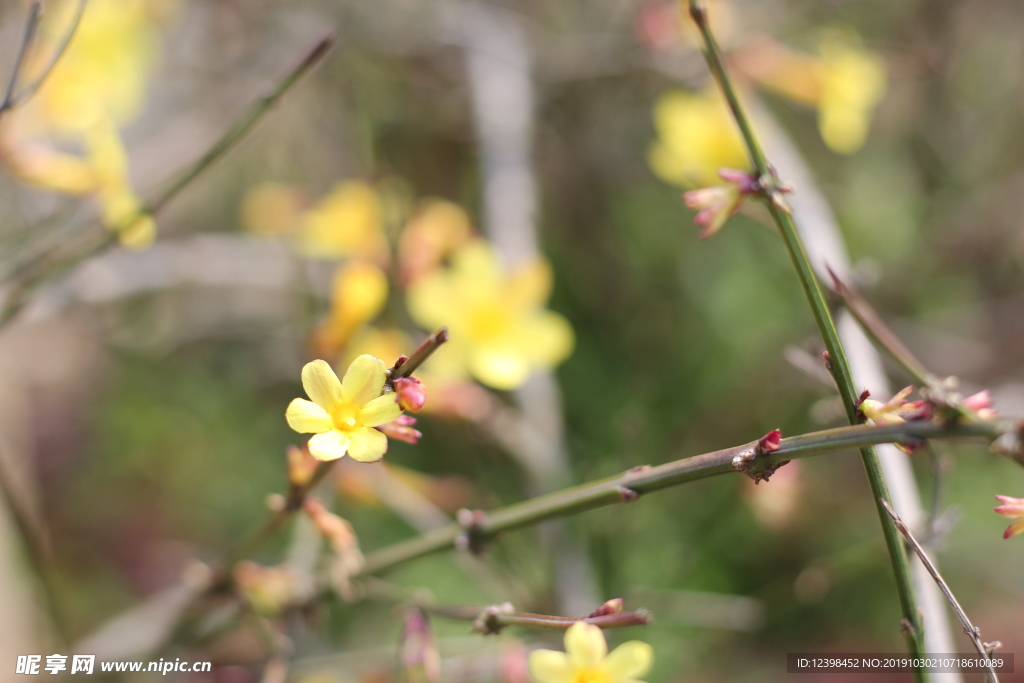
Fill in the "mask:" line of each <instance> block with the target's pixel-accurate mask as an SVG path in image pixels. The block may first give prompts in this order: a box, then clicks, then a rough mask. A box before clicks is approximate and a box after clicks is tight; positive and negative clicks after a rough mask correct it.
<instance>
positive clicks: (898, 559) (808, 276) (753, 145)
mask: <svg viewBox="0 0 1024 683" xmlns="http://www.w3.org/2000/svg"><path fill="white" fill-rule="evenodd" d="M689 7H690V16H691V17H692V18H693V20H694V22H695V23H696V24H697V28H698V29H699V30H700V33H701V36H702V37H703V39H704V48H705V49H704V56H705V58H706V59H707V63H708V67H709V69H710V70H711V73H712V75H713V76H714V78H715V80H716V81H717V82H718V85H719V87H720V88H721V90H722V93H723V95H724V96H725V99H726V102H727V103H728V106H729V110H730V111H731V112H732V116H733V119H734V120H735V122H736V125H737V127H738V128H739V129H740V133H741V134H742V136H743V140H744V142H745V144H746V147H747V152H748V154H749V155H750V159H751V162H752V164H753V166H754V169H755V170H756V172H757V174H758V177H759V178H760V179H762V182H765V181H767V185H768V186H769V187H777V186H778V183H777V181H775V180H773V179H774V172H773V170H772V168H771V167H770V166H769V165H768V161H767V159H766V158H765V155H764V152H763V151H762V149H761V146H760V144H759V143H758V141H757V137H756V136H755V135H754V131H753V128H752V127H751V125H750V122H749V120H748V118H747V116H746V114H745V113H744V111H743V107H742V106H741V104H740V101H739V98H738V97H737V95H736V91H735V89H734V87H733V85H732V81H731V80H730V78H729V74H728V72H727V71H726V69H725V65H724V63H723V61H722V56H721V55H722V53H721V50H720V49H719V47H718V44H717V42H716V41H715V37H714V35H713V34H712V32H711V28H710V26H709V24H708V21H707V11H706V10H705V8H704V7H703V6H701V4H700V3H699V1H698V0H690V4H689ZM766 194H767V195H772V194H774V193H773V192H768V193H766ZM773 198H774V197H772V196H766V197H765V198H764V199H765V202H764V203H765V205H766V206H767V208H768V212H769V214H770V215H771V217H772V221H773V222H774V223H775V225H776V227H778V229H779V232H780V233H781V234H782V237H783V240H784V241H785V243H786V248H787V250H788V251H789V255H790V260H791V261H792V263H793V268H794V270H795V271H796V274H797V277H798V279H799V280H800V284H801V286H802V288H803V290H804V295H805V296H806V298H807V302H808V304H809V305H810V308H811V313H812V315H813V317H814V321H815V323H816V325H817V327H818V332H819V334H820V335H821V337H822V340H823V341H824V343H825V348H826V349H827V350H828V353H829V356H830V360H831V365H832V373H833V376H834V377H835V379H836V384H837V385H838V387H839V393H840V395H841V396H842V398H843V405H844V407H845V408H846V414H847V418H848V419H849V421H850V424H857V422H859V416H858V414H857V397H858V393H859V392H858V391H857V389H856V387H855V385H854V382H853V374H852V372H851V370H850V365H849V362H848V361H847V358H846V352H845V350H844V348H843V344H842V342H841V341H840V339H839V333H838V331H837V330H836V327H835V323H834V322H833V320H832V314H831V312H830V311H829V308H828V304H827V302H826V301H825V296H824V294H823V293H822V290H821V285H820V283H819V282H818V279H817V277H816V276H815V274H814V270H813V268H812V267H811V264H810V260H809V259H808V258H807V253H806V251H805V249H804V246H803V242H802V241H801V239H800V235H799V233H798V232H797V230H796V226H795V225H794V224H793V220H792V218H791V217H790V215H789V214H788V213H787V212H785V211H783V210H782V209H780V208H779V206H778V205H777V203H776V202H774V201H772V200H773ZM861 459H862V461H863V464H864V469H865V472H866V473H867V477H868V482H869V484H870V486H871V492H872V497H873V498H874V499H875V500H885V501H888V500H889V498H890V496H889V488H888V485H887V484H886V481H885V475H884V474H883V472H882V466H881V462H880V461H879V459H878V454H877V453H876V452H875V449H874V448H870V447H866V448H863V449H861ZM878 515H879V519H880V520H881V522H882V532H883V535H884V536H885V544H886V547H887V549H888V552H889V560H890V563H891V564H892V569H893V573H894V575H895V578H896V588H897V592H898V593H899V599H900V608H901V612H902V614H903V619H904V620H905V621H904V623H905V624H907V625H908V627H907V628H905V629H903V632H904V633H905V635H906V638H907V646H908V648H909V650H910V653H911V654H912V655H915V656H919V655H922V654H924V649H925V647H924V624H923V621H922V619H921V614H920V610H919V609H918V607H917V596H916V595H915V593H914V585H913V580H912V577H911V573H910V563H909V559H908V557H907V554H906V550H905V549H904V547H903V544H902V543H901V542H900V535H899V532H898V531H897V529H896V527H895V525H894V524H893V523H892V520H891V519H889V517H888V516H887V515H886V513H885V510H884V509H883V508H882V507H881V506H880V505H879V506H878ZM914 677H915V680H917V681H919V682H920V681H924V680H926V678H927V676H926V674H925V671H924V669H922V668H916V669H915V671H914Z"/></svg>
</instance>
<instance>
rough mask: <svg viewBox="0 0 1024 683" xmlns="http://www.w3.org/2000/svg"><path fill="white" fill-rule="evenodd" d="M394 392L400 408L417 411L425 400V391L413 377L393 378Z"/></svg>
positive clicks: (421, 407) (421, 384) (420, 383)
mask: <svg viewBox="0 0 1024 683" xmlns="http://www.w3.org/2000/svg"><path fill="white" fill-rule="evenodd" d="M395 393H396V394H398V398H397V399H395V400H397V401H398V405H399V406H400V407H401V408H402V410H408V411H410V412H413V413H418V412H420V411H421V410H422V409H423V406H424V405H425V404H426V402H427V391H426V388H425V387H424V386H423V383H422V382H420V381H419V380H418V379H416V378H415V377H400V378H398V379H396V380H395Z"/></svg>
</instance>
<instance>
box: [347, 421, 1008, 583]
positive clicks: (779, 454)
mask: <svg viewBox="0 0 1024 683" xmlns="http://www.w3.org/2000/svg"><path fill="white" fill-rule="evenodd" d="M1012 429H1015V425H1014V424H1012V423H1011V422H999V423H997V422H985V423H975V424H969V423H952V424H937V423H933V422H908V423H904V424H898V425H888V426H884V427H875V426H869V425H859V426H851V427H840V428H837V429H828V430H824V431H820V432H812V433H809V434H804V435H802V436H795V437H791V438H787V439H782V442H781V444H780V446H779V448H778V450H776V451H774V452H771V453H763V454H758V453H757V444H758V442H757V441H754V442H751V443H748V444H744V445H742V446H736V447H733V448H727V449H725V450H721V451H715V452H713V453H706V454H704V455H697V456H693V457H691V458H684V459H682V460H676V461H674V462H670V463H666V464H664V465H658V466H656V467H638V468H635V469H632V470H629V471H628V472H625V473H623V474H620V475H618V476H614V477H609V478H607V479H601V480H598V481H594V482H590V483H587V484H582V485H580V486H576V487H573V488H569V489H565V490H563V491H558V492H556V493H550V494H548V495H545V496H540V497H538V498H532V499H530V500H526V501H523V502H521V503H516V504H514V505H509V506H507V507H503V508H499V509H497V510H492V511H490V512H487V513H483V512H480V513H478V514H475V515H473V516H472V520H470V523H469V524H466V523H455V524H449V525H447V526H444V527H440V528H438V529H434V530H432V531H428V532H426V533H424V534H422V535H420V536H417V537H415V538H411V539H409V540H406V541H401V542H399V543H396V544H394V545H391V546H388V547H386V548H382V549H381V550H377V551H376V552H373V553H370V554H369V555H368V556H367V557H366V562H365V563H364V565H363V568H362V570H361V572H360V574H359V575H360V576H369V575H372V574H379V573H381V572H384V571H387V570H389V569H392V568H394V567H396V566H398V565H400V564H404V563H405V562H409V561H411V560H414V559H417V558H420V557H423V556H425V555H430V554H433V553H436V552H441V551H443V550H449V549H451V548H454V547H456V546H460V547H462V546H465V547H475V546H481V545H484V544H486V543H487V542H488V541H490V540H492V539H494V538H495V537H497V536H498V535H500V534H502V533H504V532H506V531H511V530H513V529H521V528H523V527H527V526H531V525H534V524H538V523H540V522H543V521H545V520H548V519H552V518H555V517H565V516H567V515H571V514H575V513H578V512H583V511H585V510H591V509H594V508H598V507H604V506H608V505H617V504H619V503H623V502H630V501H633V500H636V499H637V498H638V497H639V496H641V495H643V494H646V493H650V492H652V491H657V490H660V489H664V488H668V487H671V486H677V485H679V484H684V483H686V482H690V481H695V480H697V479H704V478H707V477H713V476H717V475H720V474H726V473H729V472H737V471H744V472H745V473H746V474H748V476H752V477H758V476H760V477H761V478H764V477H765V475H766V474H767V475H768V476H770V473H771V472H773V471H774V470H775V469H777V468H778V467H781V466H782V465H784V464H785V463H786V462H788V461H789V460H793V459H796V458H807V457H812V456H816V455H824V454H826V453H835V452H838V451H845V450H849V449H853V448H862V447H864V446H868V445H873V444H879V443H903V442H917V443H920V440H921V439H929V438H951V437H953V438H956V437H975V438H983V439H985V440H988V441H993V440H995V439H997V438H999V436H1000V435H1001V434H1003V433H1005V432H1007V431H1008V430H1012ZM466 517H467V518H468V517H469V515H466Z"/></svg>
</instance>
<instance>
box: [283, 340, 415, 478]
mask: <svg viewBox="0 0 1024 683" xmlns="http://www.w3.org/2000/svg"><path fill="white" fill-rule="evenodd" d="M386 380H387V368H386V367H385V365H384V361H382V360H380V359H379V358H374V357H373V356H370V355H363V356H359V357H358V358H356V359H355V360H354V361H352V364H351V365H349V366H348V371H347V372H346V373H345V378H344V379H343V380H342V381H338V376H337V375H336V374H334V370H332V369H331V366H330V365H329V364H328V363H327V362H325V361H322V360H315V361H313V362H312V363H307V364H306V366H305V367H304V368H302V387H303V388H304V389H305V390H306V395H307V396H309V397H310V398H311V399H312V401H307V400H305V399H302V398H297V399H295V400H293V401H292V402H291V403H290V404H289V405H288V410H287V411H286V412H285V417H286V419H287V420H288V425H289V426H290V427H291V428H292V429H294V430H295V431H297V432H300V433H303V434H315V436H313V437H312V438H311V439H310V440H309V452H310V453H311V454H312V455H313V457H315V458H316V459H317V460H337V459H338V458H340V457H342V456H344V455H346V454H348V455H349V456H350V457H351V458H353V459H354V460H358V461H359V462H375V461H377V460H380V459H381V458H383V457H384V453H386V452H387V450H388V440H387V437H386V436H384V434H383V433H381V432H380V431H378V430H376V429H374V427H378V426H380V425H382V424H384V423H386V422H391V421H392V420H394V419H396V418H397V417H398V416H399V415H401V414H402V411H401V409H400V408H399V407H398V403H397V402H396V401H395V397H394V396H393V395H392V394H385V395H383V396H382V395H381V392H382V391H383V390H384V382H385V381H386Z"/></svg>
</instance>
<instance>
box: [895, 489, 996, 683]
mask: <svg viewBox="0 0 1024 683" xmlns="http://www.w3.org/2000/svg"><path fill="white" fill-rule="evenodd" d="M879 504H881V506H882V507H884V508H885V511H886V512H887V513H889V516H890V517H892V520H893V522H894V523H895V524H896V528H897V529H899V531H900V533H901V534H903V538H905V539H907V543H908V544H910V547H911V548H913V549H914V552H915V553H917V556H918V557H919V558H921V563H922V564H924V566H925V568H927V569H928V573H929V574H931V575H932V578H933V579H935V583H937V584H938V586H939V590H941V591H942V594H943V595H945V596H946V600H948V601H949V606H950V607H952V608H953V611H954V612H956V616H957V617H958V618H959V619H960V623H961V624H963V627H964V633H966V634H967V637H968V638H970V639H971V642H972V643H974V648H975V649H976V650H977V651H978V654H980V655H981V656H982V658H983V659H984V660H985V668H986V670H987V671H988V676H989V680H991V681H992V683H999V678H998V677H997V676H996V670H995V668H994V667H993V666H992V661H991V660H990V659H989V658H990V657H991V655H992V653H991V652H990V651H989V648H987V647H985V643H984V642H983V641H982V640H981V630H980V629H979V628H977V627H976V626H975V625H974V624H972V623H971V620H970V619H969V618H968V617H967V613H966V612H964V608H963V607H961V606H960V603H959V602H957V599H956V597H955V596H954V595H953V591H951V590H950V589H949V585H948V584H947V583H946V581H945V580H944V579H943V578H942V575H941V574H939V570H938V568H936V566H935V565H934V564H933V563H932V561H931V559H930V558H929V557H928V554H927V553H926V552H925V551H924V548H922V547H921V544H920V543H918V542H917V540H916V539H915V538H914V535H913V534H912V533H910V529H908V528H907V525H906V524H905V523H904V522H903V520H902V519H900V516H899V515H897V514H896V512H895V510H893V509H892V507H891V506H890V505H889V503H888V502H887V501H884V500H880V501H879Z"/></svg>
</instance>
